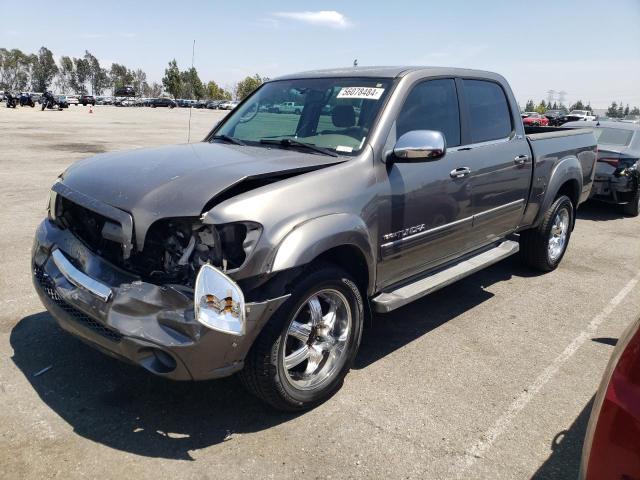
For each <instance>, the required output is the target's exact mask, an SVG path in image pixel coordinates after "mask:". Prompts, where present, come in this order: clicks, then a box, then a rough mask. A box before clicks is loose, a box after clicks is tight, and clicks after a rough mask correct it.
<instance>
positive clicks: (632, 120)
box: [620, 115, 640, 123]
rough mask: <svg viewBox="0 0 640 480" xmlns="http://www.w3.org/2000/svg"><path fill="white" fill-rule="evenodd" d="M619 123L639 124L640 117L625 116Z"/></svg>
mask: <svg viewBox="0 0 640 480" xmlns="http://www.w3.org/2000/svg"><path fill="white" fill-rule="evenodd" d="M620 121H621V122H624V123H640V115H626V116H625V117H624V118H623V119H622V120H620Z"/></svg>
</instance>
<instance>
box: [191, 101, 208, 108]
mask: <svg viewBox="0 0 640 480" xmlns="http://www.w3.org/2000/svg"><path fill="white" fill-rule="evenodd" d="M193 108H207V101H206V100H198V101H197V102H196V103H195V105H194V106H193Z"/></svg>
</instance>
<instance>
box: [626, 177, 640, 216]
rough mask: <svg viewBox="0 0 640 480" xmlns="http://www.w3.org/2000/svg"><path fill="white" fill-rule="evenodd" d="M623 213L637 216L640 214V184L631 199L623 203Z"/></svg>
mask: <svg viewBox="0 0 640 480" xmlns="http://www.w3.org/2000/svg"><path fill="white" fill-rule="evenodd" d="M622 213H624V214H625V215H628V216H630V217H637V216H638V215H640V185H639V186H638V187H637V188H636V193H635V195H634V196H633V197H632V198H631V201H630V202H629V203H627V204H625V205H622Z"/></svg>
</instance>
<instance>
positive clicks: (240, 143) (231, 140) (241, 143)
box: [211, 134, 247, 147]
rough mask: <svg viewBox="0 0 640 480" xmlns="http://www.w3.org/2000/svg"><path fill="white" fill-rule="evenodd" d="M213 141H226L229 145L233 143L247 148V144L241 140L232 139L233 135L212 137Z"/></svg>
mask: <svg viewBox="0 0 640 480" xmlns="http://www.w3.org/2000/svg"><path fill="white" fill-rule="evenodd" d="M211 138H212V139H213V140H224V141H225V142H229V143H233V144H235V145H242V146H243V147H246V146H247V144H246V143H244V142H243V141H242V140H240V139H239V138H236V137H232V136H231V135H224V134H223V135H214V136H213V137H211Z"/></svg>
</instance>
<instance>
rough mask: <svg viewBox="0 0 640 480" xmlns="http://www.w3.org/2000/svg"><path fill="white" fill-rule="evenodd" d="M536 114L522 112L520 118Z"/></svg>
mask: <svg viewBox="0 0 640 480" xmlns="http://www.w3.org/2000/svg"><path fill="white" fill-rule="evenodd" d="M537 113H538V112H522V113H521V114H520V116H521V117H522V118H527V117H528V116H530V115H533V114H537Z"/></svg>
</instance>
